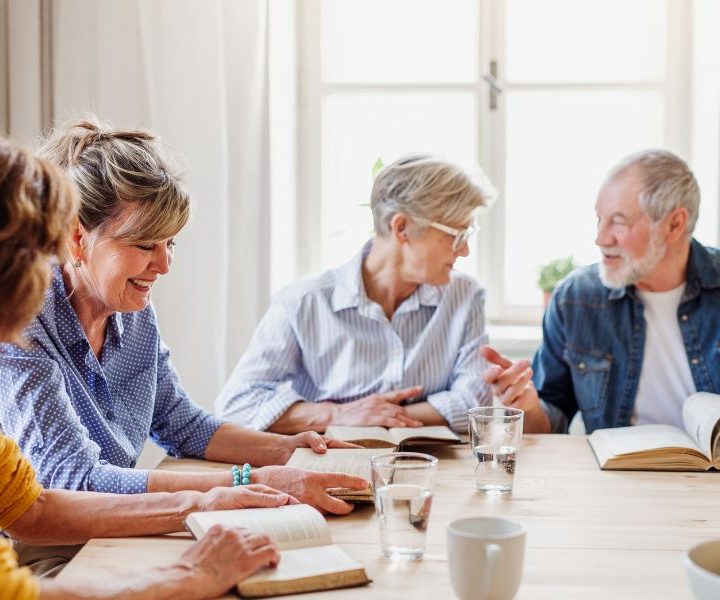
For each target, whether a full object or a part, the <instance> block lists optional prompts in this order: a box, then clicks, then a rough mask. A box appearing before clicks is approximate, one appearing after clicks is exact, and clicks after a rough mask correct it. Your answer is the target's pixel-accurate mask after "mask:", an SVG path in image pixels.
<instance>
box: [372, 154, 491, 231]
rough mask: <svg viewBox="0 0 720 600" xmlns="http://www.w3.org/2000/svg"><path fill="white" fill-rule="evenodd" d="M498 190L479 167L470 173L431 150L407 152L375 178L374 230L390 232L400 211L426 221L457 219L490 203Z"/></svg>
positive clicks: (451, 221) (444, 221)
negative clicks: (428, 152) (393, 219)
mask: <svg viewBox="0 0 720 600" xmlns="http://www.w3.org/2000/svg"><path fill="white" fill-rule="evenodd" d="M494 193H495V190H494V189H493V187H492V184H491V183H490V182H489V180H488V179H487V177H486V176H485V174H484V173H483V172H482V171H481V170H480V169H478V170H477V173H476V174H474V176H473V175H470V173H468V172H466V171H465V170H463V169H461V168H460V167H458V166H456V165H454V164H452V163H450V162H448V161H446V160H444V159H442V158H439V157H437V156H432V155H430V154H406V155H405V156H402V157H401V158H399V159H398V160H396V161H395V162H393V163H391V164H389V165H388V166H386V167H385V168H384V169H382V171H380V173H378V175H377V177H376V178H375V183H374V184H373V188H372V194H371V196H370V208H371V209H372V214H373V222H374V224H375V232H376V233H377V234H378V235H386V234H388V233H390V222H391V221H392V218H393V216H394V215H395V214H397V213H400V212H401V213H404V214H406V215H408V216H409V217H411V218H412V217H415V218H418V219H420V220H425V221H439V222H443V223H456V222H458V221H462V220H463V219H467V217H468V214H469V213H471V212H472V211H473V210H475V209H476V208H478V207H480V206H489V204H490V203H491V202H492V200H493V198H494Z"/></svg>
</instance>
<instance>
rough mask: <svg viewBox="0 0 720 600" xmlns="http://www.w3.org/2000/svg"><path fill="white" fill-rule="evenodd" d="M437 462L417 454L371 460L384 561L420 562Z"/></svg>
mask: <svg viewBox="0 0 720 600" xmlns="http://www.w3.org/2000/svg"><path fill="white" fill-rule="evenodd" d="M437 463H438V459H437V458H435V457H434V456H430V455H429V454H420V453H419V452H392V453H389V454H380V455H378V456H373V457H372V482H373V489H374V492H375V514H376V515H377V517H378V521H379V523H380V548H381V549H382V553H383V554H384V555H385V556H386V557H387V558H392V559H409V560H419V559H421V558H422V556H423V554H424V553H425V534H426V532H427V526H428V521H429V520H430V507H431V506H432V493H433V482H434V480H435V471H436V470H437Z"/></svg>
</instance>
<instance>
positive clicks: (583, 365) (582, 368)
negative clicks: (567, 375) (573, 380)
mask: <svg viewBox="0 0 720 600" xmlns="http://www.w3.org/2000/svg"><path fill="white" fill-rule="evenodd" d="M578 369H580V370H581V371H582V370H584V369H585V363H584V362H581V363H580V364H579V365H578Z"/></svg>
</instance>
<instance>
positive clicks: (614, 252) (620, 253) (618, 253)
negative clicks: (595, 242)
mask: <svg viewBox="0 0 720 600" xmlns="http://www.w3.org/2000/svg"><path fill="white" fill-rule="evenodd" d="M600 254H602V255H603V256H611V257H613V258H615V257H625V256H627V253H626V252H625V250H622V249H620V248H600Z"/></svg>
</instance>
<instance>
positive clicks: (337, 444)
mask: <svg viewBox="0 0 720 600" xmlns="http://www.w3.org/2000/svg"><path fill="white" fill-rule="evenodd" d="M282 442H283V443H284V445H285V452H284V454H285V456H284V460H282V461H280V462H281V464H285V463H286V462H287V461H289V460H290V457H291V456H292V453H293V452H295V449H296V448H312V451H313V452H315V453H317V454H325V452H327V449H328V448H360V447H361V446H358V445H357V444H351V443H350V442H343V441H341V440H335V439H333V438H329V437H326V436H324V435H322V434H320V433H318V432H317V431H304V432H303V433H296V434H295V435H286V436H284V439H283V440H282Z"/></svg>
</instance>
